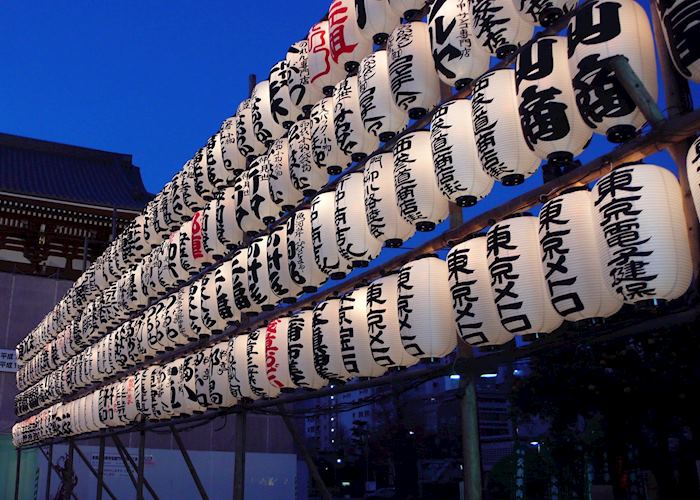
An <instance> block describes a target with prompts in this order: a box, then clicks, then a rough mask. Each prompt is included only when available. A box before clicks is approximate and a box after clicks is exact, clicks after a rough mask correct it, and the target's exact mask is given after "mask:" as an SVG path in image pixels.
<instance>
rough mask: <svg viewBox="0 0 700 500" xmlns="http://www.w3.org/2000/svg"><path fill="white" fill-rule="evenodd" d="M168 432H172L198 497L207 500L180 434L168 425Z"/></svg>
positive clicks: (207, 497) (205, 492) (172, 426)
mask: <svg viewBox="0 0 700 500" xmlns="http://www.w3.org/2000/svg"><path fill="white" fill-rule="evenodd" d="M169 427H170V432H172V435H173V437H174V438H175V443H177V447H178V448H179V449H180V453H181V454H182V458H183V460H184V461H185V465H187V469H188V470H189V471H190V475H191V476H192V479H193V480H194V484H195V486H196V487H197V491H198V492H199V496H201V497H202V500H209V496H208V495H207V491H206V490H205V489H204V485H203V484H202V480H201V479H199V474H197V469H196V468H195V466H194V464H193V463H192V460H191V459H190V454H189V453H187V448H186V447H185V444H184V443H183V442H182V437H180V433H179V432H178V430H177V429H176V428H175V426H174V425H170V426H169Z"/></svg>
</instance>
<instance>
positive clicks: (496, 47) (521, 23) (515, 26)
mask: <svg viewBox="0 0 700 500" xmlns="http://www.w3.org/2000/svg"><path fill="white" fill-rule="evenodd" d="M469 7H470V14H471V16H470V22H471V24H472V26H473V30H474V31H473V33H474V35H475V36H476V40H477V42H478V44H480V45H481V47H483V48H484V49H486V50H487V51H488V52H490V53H491V54H493V55H495V56H496V57H498V58H499V59H504V58H506V57H508V56H510V55H512V54H513V53H514V52H515V51H516V50H517V49H518V47H519V46H520V45H522V44H524V43H526V42H527V41H528V40H530V38H532V34H533V31H534V27H533V26H532V24H530V23H529V22H528V21H526V20H525V19H523V17H522V16H521V15H520V12H519V11H518V9H517V7H516V5H515V2H514V1H513V0H471V2H469Z"/></svg>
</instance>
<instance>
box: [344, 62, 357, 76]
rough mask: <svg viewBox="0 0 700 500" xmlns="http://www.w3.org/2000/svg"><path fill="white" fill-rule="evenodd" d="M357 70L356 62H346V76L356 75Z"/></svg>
mask: <svg viewBox="0 0 700 500" xmlns="http://www.w3.org/2000/svg"><path fill="white" fill-rule="evenodd" d="M359 68H360V63H359V62H357V61H348V62H346V63H345V71H347V73H348V76H353V75H356V74H357V70H358V69H359Z"/></svg>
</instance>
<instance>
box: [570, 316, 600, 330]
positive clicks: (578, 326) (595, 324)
mask: <svg viewBox="0 0 700 500" xmlns="http://www.w3.org/2000/svg"><path fill="white" fill-rule="evenodd" d="M604 324H605V318H586V319H580V320H578V321H574V322H573V327H574V329H575V330H591V329H593V328H599V327H601V326H603V325H604Z"/></svg>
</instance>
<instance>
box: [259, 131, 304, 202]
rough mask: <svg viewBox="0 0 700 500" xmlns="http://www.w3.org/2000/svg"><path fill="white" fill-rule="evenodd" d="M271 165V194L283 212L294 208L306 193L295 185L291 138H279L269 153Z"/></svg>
mask: <svg viewBox="0 0 700 500" xmlns="http://www.w3.org/2000/svg"><path fill="white" fill-rule="evenodd" d="M267 164H268V166H269V167H270V196H271V197H272V201H273V202H275V203H276V204H277V205H279V206H280V208H281V210H282V211H283V212H289V211H291V210H293V209H294V208H295V207H296V206H297V205H298V204H299V203H301V202H302V200H303V199H304V194H303V193H302V192H301V191H300V190H299V189H297V188H296V187H295V186H294V182H293V181H292V175H291V171H290V165H289V139H287V138H286V137H282V138H280V139H277V140H276V141H275V142H274V143H273V144H272V146H270V152H269V153H268V154H267Z"/></svg>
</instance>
